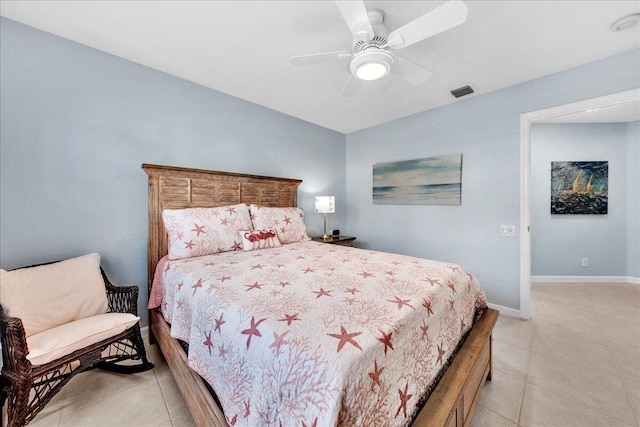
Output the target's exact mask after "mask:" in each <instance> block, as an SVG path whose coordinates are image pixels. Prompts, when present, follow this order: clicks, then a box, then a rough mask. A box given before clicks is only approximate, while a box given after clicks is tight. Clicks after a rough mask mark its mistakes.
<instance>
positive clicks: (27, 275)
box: [0, 253, 108, 337]
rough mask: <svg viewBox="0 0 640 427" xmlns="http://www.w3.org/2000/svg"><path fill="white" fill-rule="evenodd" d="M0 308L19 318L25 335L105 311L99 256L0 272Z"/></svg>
mask: <svg viewBox="0 0 640 427" xmlns="http://www.w3.org/2000/svg"><path fill="white" fill-rule="evenodd" d="M0 295H1V296H2V308H3V309H4V310H5V313H6V314H7V315H8V316H12V317H18V318H20V319H21V320H22V323H23V325H24V329H25V332H26V334H27V337H29V336H31V335H35V334H38V333H40V332H42V331H46V330H48V329H51V328H55V327H56V326H60V325H62V324H65V323H69V322H73V321H75V320H79V319H84V318H87V317H91V316H95V315H97V314H103V313H106V312H107V309H108V303H107V292H106V290H105V287H104V280H102V274H101V273H100V255H99V254H95V253H94V254H89V255H84V256H81V257H77V258H72V259H68V260H66V261H61V262H56V263H53V264H48V265H41V266H39V267H31V268H21V269H18V270H13V271H4V270H3V271H2V272H0Z"/></svg>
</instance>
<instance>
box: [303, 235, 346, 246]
mask: <svg viewBox="0 0 640 427" xmlns="http://www.w3.org/2000/svg"><path fill="white" fill-rule="evenodd" d="M312 240H313V241H314V242H321V243H331V244H332V245H340V246H351V247H353V241H354V240H356V238H355V237H351V236H329V238H328V239H327V240H324V239H323V238H322V237H314V238H313V239H312Z"/></svg>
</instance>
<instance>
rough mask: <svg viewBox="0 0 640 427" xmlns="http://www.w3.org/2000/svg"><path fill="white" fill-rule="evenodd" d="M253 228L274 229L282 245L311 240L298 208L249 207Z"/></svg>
mask: <svg viewBox="0 0 640 427" xmlns="http://www.w3.org/2000/svg"><path fill="white" fill-rule="evenodd" d="M249 212H250V214H251V222H252V223H253V228H254V229H256V230H259V229H269V228H274V229H275V230H276V233H277V234H278V239H280V242H281V243H282V244H286V243H295V242H302V241H305V240H311V238H310V237H309V236H308V235H307V227H306V225H305V224H304V212H303V211H302V209H300V208H267V207H265V206H259V205H251V206H249Z"/></svg>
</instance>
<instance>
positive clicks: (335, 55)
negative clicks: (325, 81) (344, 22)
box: [290, 50, 353, 65]
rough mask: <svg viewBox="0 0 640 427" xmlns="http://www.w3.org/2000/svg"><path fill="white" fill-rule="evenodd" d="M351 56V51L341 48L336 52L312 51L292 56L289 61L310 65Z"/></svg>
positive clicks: (295, 63) (294, 63)
mask: <svg viewBox="0 0 640 427" xmlns="http://www.w3.org/2000/svg"><path fill="white" fill-rule="evenodd" d="M351 56H353V54H352V53H351V52H348V51H346V50H341V51H337V52H324V53H313V54H311V55H300V56H292V57H291V59H290V61H291V63H292V64H293V65H311V64H319V63H321V62H330V61H335V60H338V59H342V58H350V57H351Z"/></svg>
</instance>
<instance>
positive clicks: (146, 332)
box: [140, 326, 149, 340]
mask: <svg viewBox="0 0 640 427" xmlns="http://www.w3.org/2000/svg"><path fill="white" fill-rule="evenodd" d="M140 335H142V339H145V340H146V339H147V338H149V327H148V326H143V327H142V328H140Z"/></svg>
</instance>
